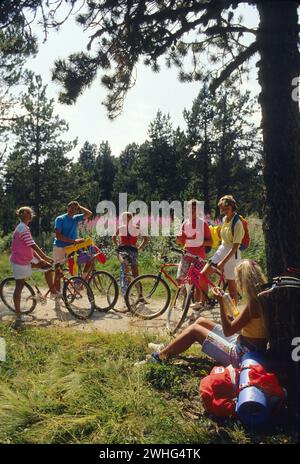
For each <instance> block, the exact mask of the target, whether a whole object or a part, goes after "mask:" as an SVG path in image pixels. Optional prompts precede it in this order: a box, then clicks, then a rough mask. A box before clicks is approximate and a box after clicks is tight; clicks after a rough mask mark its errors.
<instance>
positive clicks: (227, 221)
mask: <svg viewBox="0 0 300 464" xmlns="http://www.w3.org/2000/svg"><path fill="white" fill-rule="evenodd" d="M218 206H219V208H220V212H221V214H222V215H223V216H224V219H223V223H222V227H221V231H220V234H221V245H220V246H219V248H218V249H217V251H216V252H215V254H214V255H213V256H212V258H211V259H210V261H209V264H208V265H206V266H205V268H204V269H203V270H202V274H204V275H205V276H206V277H207V278H208V277H209V276H210V275H211V274H213V273H214V272H215V270H214V267H217V268H218V269H219V270H220V271H222V272H224V277H225V279H226V281H227V282H228V290H229V293H230V296H231V298H232V299H233V300H234V302H235V304H237V301H238V292H237V288H236V282H235V275H234V270H235V268H236V266H237V265H238V264H239V263H240V261H241V252H240V250H239V248H240V245H241V243H242V240H243V237H244V233H245V232H244V226H243V224H242V221H241V220H240V219H238V220H236V222H235V225H234V230H233V234H232V221H233V219H234V217H235V215H236V214H237V204H236V201H235V199H234V198H233V196H231V195H225V196H224V197H222V198H221V199H220V200H219V203H218ZM193 309H196V308H193Z"/></svg>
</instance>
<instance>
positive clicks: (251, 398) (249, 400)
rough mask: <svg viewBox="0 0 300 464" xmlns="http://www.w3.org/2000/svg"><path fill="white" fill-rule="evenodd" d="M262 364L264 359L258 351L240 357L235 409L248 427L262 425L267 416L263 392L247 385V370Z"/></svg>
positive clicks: (265, 399)
mask: <svg viewBox="0 0 300 464" xmlns="http://www.w3.org/2000/svg"><path fill="white" fill-rule="evenodd" d="M257 364H260V365H262V366H263V365H264V364H265V359H264V358H263V355H262V353H260V352H249V353H246V354H245V355H244V356H243V357H242V363H241V372H240V378H239V388H240V389H241V390H240V393H239V396H238V400H237V406H236V411H237V415H238V417H239V419H240V421H241V422H242V423H243V424H244V425H246V426H248V427H257V426H261V425H263V424H264V423H265V422H266V421H267V419H268V417H269V406H268V401H267V397H266V395H265V393H264V392H263V391H262V390H260V389H259V388H257V387H254V386H247V385H248V383H249V371H250V369H251V366H253V365H257Z"/></svg>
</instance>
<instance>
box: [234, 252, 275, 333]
mask: <svg viewBox="0 0 300 464" xmlns="http://www.w3.org/2000/svg"><path fill="white" fill-rule="evenodd" d="M235 277H236V284H237V289H238V291H239V293H241V294H242V295H243V296H245V298H246V300H247V306H248V308H249V311H250V316H251V317H252V316H253V314H252V311H251V307H252V308H253V305H254V306H255V309H257V311H258V312H259V314H260V316H261V317H262V320H263V322H264V325H265V327H266V328H268V317H267V311H266V309H267V308H266V300H265V299H264V298H261V297H258V293H259V292H260V291H261V285H262V284H265V283H266V282H267V278H266V276H265V275H264V273H263V271H262V269H261V267H260V266H259V264H257V262H256V261H253V260H252V259H243V260H242V261H241V262H240V263H239V264H238V265H237V266H236V268H235Z"/></svg>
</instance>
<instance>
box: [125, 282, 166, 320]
mask: <svg viewBox="0 0 300 464" xmlns="http://www.w3.org/2000/svg"><path fill="white" fill-rule="evenodd" d="M170 300H171V291H170V288H169V286H168V284H167V283H166V282H165V281H164V280H163V279H162V278H161V277H160V276H158V275H153V274H144V275H141V276H139V277H136V278H135V279H134V280H133V281H132V282H131V284H130V285H129V287H128V289H127V292H126V295H125V302H126V305H127V307H128V309H129V310H130V311H131V312H132V314H133V315H134V316H137V317H140V318H141V319H154V318H155V317H158V316H160V315H161V314H163V313H164V312H165V311H166V309H167V308H168V306H169V304H170Z"/></svg>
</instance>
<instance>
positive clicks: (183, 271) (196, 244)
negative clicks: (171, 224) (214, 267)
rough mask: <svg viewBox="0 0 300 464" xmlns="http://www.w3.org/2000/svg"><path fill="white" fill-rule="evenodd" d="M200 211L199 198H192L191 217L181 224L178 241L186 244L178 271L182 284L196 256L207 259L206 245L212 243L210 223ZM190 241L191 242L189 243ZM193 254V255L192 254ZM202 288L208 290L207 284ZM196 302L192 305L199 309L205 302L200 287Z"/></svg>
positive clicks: (189, 203)
mask: <svg viewBox="0 0 300 464" xmlns="http://www.w3.org/2000/svg"><path fill="white" fill-rule="evenodd" d="M198 211H199V212H200V202H199V201H198V200H194V199H193V200H190V201H189V202H188V214H189V218H188V219H187V220H185V221H184V222H183V224H182V226H181V235H178V236H177V237H176V243H178V244H179V245H183V246H184V251H185V252H186V254H184V255H183V256H182V258H181V260H180V263H179V266H178V271H177V282H178V284H179V285H180V284H181V283H182V281H183V279H184V278H185V276H186V275H187V273H188V270H189V268H190V266H191V264H192V263H193V262H194V258H193V257H196V256H198V257H199V258H202V259H203V260H205V259H206V251H205V248H206V247H210V246H211V245H212V237H211V233H210V230H209V227H208V224H207V223H206V222H205V221H204V220H202V219H200V217H198ZM189 241H190V242H191V243H190V244H189ZM191 255H192V256H191ZM202 290H203V291H204V292H206V294H207V292H208V288H207V284H205V283H204V284H203V287H202ZM195 291H196V294H195V303H194V304H193V305H191V308H192V309H197V308H199V307H201V305H202V304H203V302H204V301H203V296H202V295H203V292H201V290H200V289H198V288H196V289H195Z"/></svg>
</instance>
